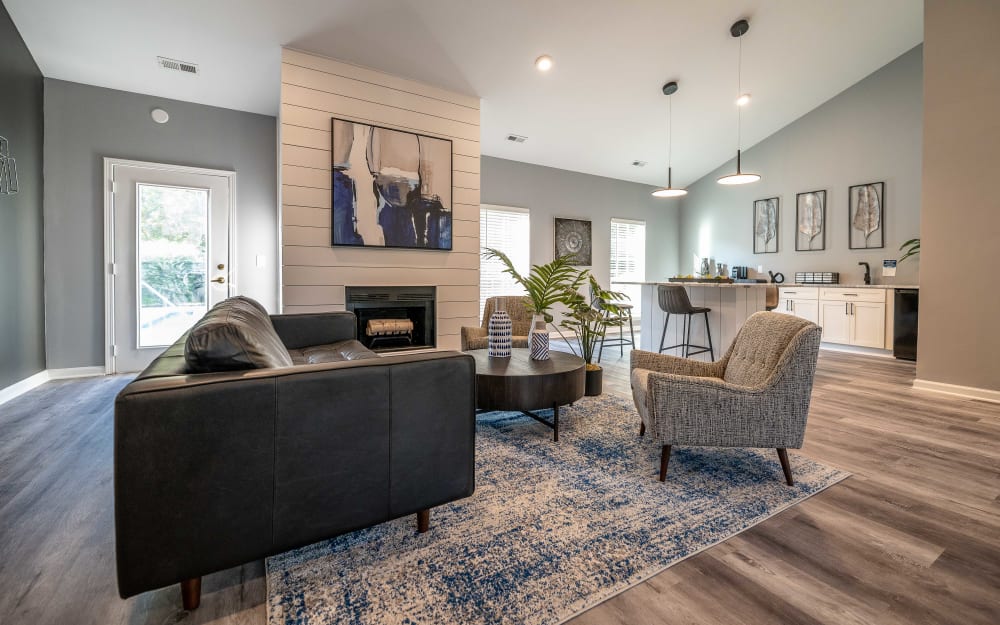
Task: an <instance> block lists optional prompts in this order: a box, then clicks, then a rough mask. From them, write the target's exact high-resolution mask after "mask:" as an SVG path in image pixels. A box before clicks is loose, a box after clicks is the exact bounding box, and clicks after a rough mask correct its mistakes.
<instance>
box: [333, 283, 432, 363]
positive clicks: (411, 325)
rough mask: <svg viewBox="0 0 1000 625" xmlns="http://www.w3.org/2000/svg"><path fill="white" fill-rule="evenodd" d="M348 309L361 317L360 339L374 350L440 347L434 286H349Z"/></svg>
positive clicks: (359, 322) (359, 324)
mask: <svg viewBox="0 0 1000 625" xmlns="http://www.w3.org/2000/svg"><path fill="white" fill-rule="evenodd" d="M346 290H347V301H346V304H347V310H349V311H351V312H352V313H354V315H355V316H356V317H357V318H358V328H357V330H358V340H359V341H361V342H362V343H364V345H365V347H368V348H369V349H372V350H374V351H377V352H380V351H393V352H395V351H402V350H408V349H428V348H432V347H436V346H437V330H436V328H435V327H434V321H435V319H436V318H437V314H436V311H435V310H434V302H435V300H436V299H437V293H436V291H437V287H433V286H349V287H346Z"/></svg>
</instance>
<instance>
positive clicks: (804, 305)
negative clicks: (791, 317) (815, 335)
mask: <svg viewBox="0 0 1000 625" xmlns="http://www.w3.org/2000/svg"><path fill="white" fill-rule="evenodd" d="M792 309H793V310H794V311H795V316H796V317H802V318H803V319H806V320H808V321H812V322H813V323H819V302H817V301H815V300H802V299H798V300H795V301H793V302H792Z"/></svg>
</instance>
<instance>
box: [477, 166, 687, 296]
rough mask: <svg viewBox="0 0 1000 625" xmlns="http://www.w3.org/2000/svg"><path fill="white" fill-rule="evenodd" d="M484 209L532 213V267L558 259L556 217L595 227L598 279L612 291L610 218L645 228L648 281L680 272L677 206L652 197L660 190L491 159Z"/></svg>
mask: <svg viewBox="0 0 1000 625" xmlns="http://www.w3.org/2000/svg"><path fill="white" fill-rule="evenodd" d="M481 174H482V177H481V182H480V196H481V201H482V203H483V204H499V205H503V206H519V207H521V208H527V209H530V210H531V262H532V263H546V262H548V261H550V260H552V257H553V253H554V249H553V248H554V242H553V237H554V221H553V219H554V218H555V217H572V218H577V219H589V220H591V222H592V225H591V228H592V236H593V257H592V260H593V263H594V265H593V267H592V268H591V271H592V272H593V273H594V276H595V277H596V278H597V279H598V280H599V281H600V282H601V284H602V285H604V286H605V287H607V285H608V282H609V278H610V273H611V267H610V262H611V261H610V259H611V256H610V255H611V250H610V247H611V218H612V217H621V218H627V219H641V220H644V221H645V222H646V278H647V279H650V280H652V279H658V278H661V277H663V276H667V275H672V274H673V273H674V272H676V271H677V217H678V211H677V201H676V200H669V199H657V198H654V197H652V196H650V193H651V192H652V191H653V190H654V189H655V187H650V186H647V185H643V184H636V183H634V182H626V181H624V180H615V179H612V178H602V177H600V176H592V175H589V174H581V173H577V172H572V171H566V170H564V169H553V168H551V167H542V166H540V165H531V164H528V163H522V162H519V161H509V160H506V159H502V158H494V157H491V156H485V155H484V156H483V157H482V170H481Z"/></svg>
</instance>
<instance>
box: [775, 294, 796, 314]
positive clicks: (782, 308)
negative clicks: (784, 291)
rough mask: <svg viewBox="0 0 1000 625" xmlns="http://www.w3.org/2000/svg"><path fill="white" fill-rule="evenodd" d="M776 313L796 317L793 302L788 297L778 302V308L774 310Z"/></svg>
mask: <svg viewBox="0 0 1000 625" xmlns="http://www.w3.org/2000/svg"><path fill="white" fill-rule="evenodd" d="M774 312H780V313H785V314H786V315H794V314H795V312H794V311H793V310H792V300H790V299H788V298H787V297H782V298H781V299H779V300H778V307H777V308H775V309H774Z"/></svg>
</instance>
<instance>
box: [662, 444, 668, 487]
mask: <svg viewBox="0 0 1000 625" xmlns="http://www.w3.org/2000/svg"><path fill="white" fill-rule="evenodd" d="M669 462H670V445H664V446H663V450H662V451H660V481H661V482H666V481H667V464H668V463H669Z"/></svg>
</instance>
